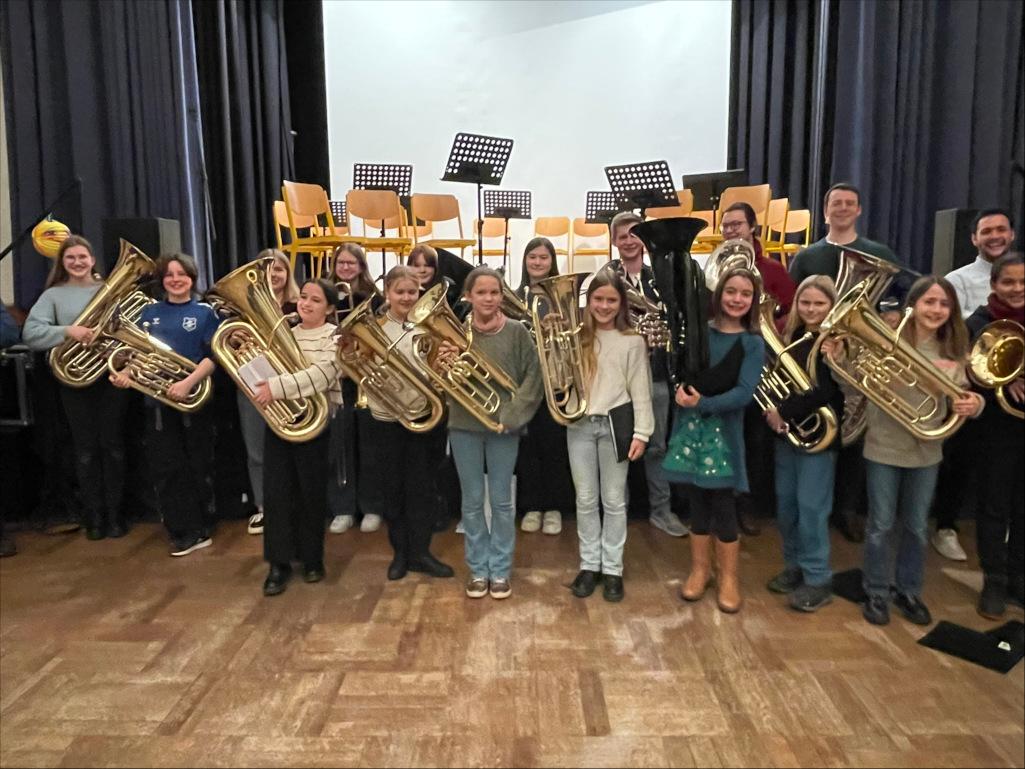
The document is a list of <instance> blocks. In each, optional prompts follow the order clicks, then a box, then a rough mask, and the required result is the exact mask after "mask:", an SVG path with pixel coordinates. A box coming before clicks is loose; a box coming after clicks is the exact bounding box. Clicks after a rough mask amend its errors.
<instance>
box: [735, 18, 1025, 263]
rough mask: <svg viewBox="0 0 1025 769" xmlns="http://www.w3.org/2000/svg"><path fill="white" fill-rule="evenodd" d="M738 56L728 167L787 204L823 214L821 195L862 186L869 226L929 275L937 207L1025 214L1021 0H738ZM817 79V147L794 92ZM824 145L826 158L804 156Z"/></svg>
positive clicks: (803, 92) (804, 92)
mask: <svg viewBox="0 0 1025 769" xmlns="http://www.w3.org/2000/svg"><path fill="white" fill-rule="evenodd" d="M823 20H825V22H826V23H824V24H823V23H822V22H823ZM816 45H821V47H822V50H823V51H824V56H822V57H821V62H819V61H817V60H816V57H815V56H814V54H813V52H814V50H815V47H816ZM733 56H734V81H733V84H732V91H731V94H732V99H731V106H732V110H731V111H732V112H733V115H734V118H733V119H734V121H735V123H736V126H737V128H738V130H737V131H735V132H733V133H732V134H731V140H732V146H731V154H730V161H731V166H746V167H747V168H748V169H749V172H750V179H751V182H752V183H757V182H762V181H767V182H769V183H770V184H772V185H773V189H774V190H775V191H776V194H777V195H780V194H786V195H788V196H789V197H790V199H791V207H794V208H797V207H807V208H810V209H812V210H814V211H818V210H819V208H820V203H819V201H818V200H817V199H811V193H812V191H814V190H821V189H824V188H825V186H828V183H829V182H830V181H841V180H844V181H850V182H853V183H854V184H856V185H857V186H858V187H860V188H861V190H862V192H863V196H864V199H863V207H864V211H865V213H864V214H863V216H862V221H861V223H860V230H861V231H862V232H863V233H864V234H865V235H867V236H868V237H871V238H873V239H876V240H881V241H883V242H886V243H888V244H889V245H891V246H892V247H893V248H894V249H895V250H896V251H897V253H898V254H900V255H901V257H902V258H903V259H904V260H905V261H906V262H907V263H908V265H909V266H910V267H912V268H913V269H916V270H919V271H928V270H929V268H930V265H931V262H932V233H933V219H934V215H935V212H936V210H938V209H943V208H976V207H983V206H990V205H1004V206H1011V207H1013V208H1014V210H1017V211H1020V210H1021V205H1022V177H1021V175H1020V172H1016V171H1015V168H1016V167H1017V168H1020V167H1021V164H1022V161H1023V156H1022V134H1023V122H1022V112H1023V110H1022V93H1023V90H1025V79H1023V75H1022V68H1023V63H1025V62H1023V43H1022V5H1021V3H1018V2H1011V1H1010V0H1006V1H1005V0H959V2H912V1H910V0H909V1H905V2H899V1H898V0H842V1H838V0H825V1H824V2H815V3H803V2H796V1H787V0H775V1H774V2H750V1H749V0H736V2H735V3H734V50H733ZM816 76H819V77H821V78H822V80H823V83H824V86H825V88H824V91H823V96H824V98H823V100H822V103H821V108H822V109H821V117H820V118H819V119H820V121H821V125H820V126H819V128H820V133H821V141H820V142H819V143H818V144H817V145H815V146H812V145H811V144H810V143H809V137H810V136H812V134H813V132H814V128H815V125H814V121H813V122H812V124H811V125H809V124H808V122H807V121H808V120H809V110H808V108H802V106H801V105H799V104H798V102H799V101H801V100H802V99H808V94H811V93H813V92H814V84H815V80H816ZM807 103H809V104H810V101H809V102H807ZM745 126H746V127H747V129H748V130H746V131H744V130H740V129H742V128H744V127H745ZM816 151H817V153H818V158H819V160H818V162H817V163H814V162H812V163H807V162H804V161H803V160H801V158H813V157H815V155H816ZM1016 164H1017V165H1016ZM816 197H817V196H816Z"/></svg>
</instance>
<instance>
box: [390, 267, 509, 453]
mask: <svg viewBox="0 0 1025 769" xmlns="http://www.w3.org/2000/svg"><path fill="white" fill-rule="evenodd" d="M409 320H410V322H411V323H414V324H415V325H417V326H419V327H420V330H421V331H422V332H423V333H420V334H417V335H416V336H415V337H413V354H414V356H415V357H416V359H417V360H418V362H419V363H420V366H421V368H422V369H423V371H424V373H426V374H427V376H428V377H430V378H431V380H432V381H433V382H435V383H436V384H437V385H438V386H439V387H440V388H442V389H443V390H444V391H445V392H446V393H448V394H449V395H451V396H452V397H453V398H454V399H455V400H456V402H457V403H459V404H460V405H461V406H462V407H463V408H465V409H466V410H467V411H469V412H470V414H472V415H473V416H474V417H475V418H476V419H477V420H478V421H479V422H480V423H481V424H482V425H484V426H485V427H487V428H488V429H489V430H494V431H495V432H496V433H500V432H503V431H504V430H505V426H504V425H503V424H502V423H501V422H500V421H499V419H498V409H499V408H500V407H501V405H502V394H501V392H500V391H499V389H501V390H505V391H506V392H508V393H509V394H510V395H515V394H516V389H517V388H516V383H515V382H513V380H512V377H510V376H509V375H508V374H507V373H506V372H505V371H503V370H502V368H501V367H500V366H498V365H497V364H496V363H494V362H493V361H491V360H490V359H489V358H488V357H487V356H486V355H484V353H482V352H481V351H480V350H474V349H473V340H472V338H471V335H470V332H469V331H467V330H464V328H463V326H462V324H460V323H459V320H458V318H456V316H455V314H454V313H453V312H452V309H451V308H450V307H449V306H448V301H447V300H446V298H445V285H444V284H443V283H439V284H438V285H436V286H434V287H433V288H430V289H428V290H427V292H426V293H425V294H424V295H423V296H422V297H420V299H419V300H418V301H417V303H416V304H415V305H414V306H413V309H412V310H410V312H409ZM466 323H467V329H469V328H470V323H471V319H470V318H469V317H468V318H467V321H466ZM442 342H449V343H450V344H452V345H454V346H455V347H456V348H457V349H458V350H459V353H458V355H457V356H456V358H455V360H454V361H452V362H451V363H447V364H446V363H442V362H441V361H439V360H438V359H437V358H438V348H439V346H440V344H441V343H442ZM435 365H438V366H439V367H441V368H442V371H441V372H440V373H439V372H438V371H436V370H435V368H434V366H435Z"/></svg>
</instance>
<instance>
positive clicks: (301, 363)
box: [207, 256, 329, 443]
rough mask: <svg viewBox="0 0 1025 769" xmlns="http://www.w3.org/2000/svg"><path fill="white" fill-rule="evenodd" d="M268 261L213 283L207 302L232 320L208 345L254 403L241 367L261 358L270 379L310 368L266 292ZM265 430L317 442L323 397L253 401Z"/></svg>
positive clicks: (323, 419) (292, 439) (323, 420)
mask: <svg viewBox="0 0 1025 769" xmlns="http://www.w3.org/2000/svg"><path fill="white" fill-rule="evenodd" d="M272 261H273V257H269V256H268V257H264V258H263V259H259V260H257V261H255V262H250V263H249V264H244V265H242V266H241V267H239V268H237V269H236V270H233V271H232V272H230V273H228V274H227V275H225V276H224V277H223V278H221V279H220V280H219V281H217V282H216V283H215V284H214V285H213V286H211V288H210V290H209V291H208V292H207V300H208V301H210V302H211V304H213V305H214V306H215V307H217V308H218V310H219V311H220V312H222V313H226V314H230V315H233V316H235V317H233V318H232V319H230V320H226V321H225V322H224V323H222V324H221V325H220V327H218V329H217V331H215V332H214V336H213V339H212V340H211V342H210V347H211V350H212V351H213V355H214V357H215V358H216V359H217V362H218V363H220V364H221V365H222V366H223V367H224V369H225V370H226V371H227V372H228V374H229V375H230V376H231V378H232V379H233V380H235V384H236V385H238V387H239V389H240V390H241V391H242V393H243V394H244V395H245V396H246V397H247V398H249V400H250V401H251V402H253V396H252V390H250V389H249V385H247V384H246V381H245V379H243V378H242V376H241V374H240V373H239V371H240V369H241V368H242V366H245V365H246V364H249V363H253V362H254V361H257V359H262V360H261V361H260V362H261V363H266V364H267V365H268V366H269V367H270V368H271V369H273V371H274V374H275V375H280V374H285V373H295V372H297V371H302V370H303V369H305V368H307V367H308V366H309V365H310V364H309V362H308V361H307V360H306V357H305V356H304V355H303V352H302V350H301V349H300V348H299V344H298V343H297V342H296V341H295V337H294V336H293V335H292V332H291V330H290V329H289V327H288V324H287V323H286V317H285V316H284V315H282V313H281V308H280V307H279V306H278V302H277V300H276V299H275V298H274V292H273V291H271V288H270V282H269V281H268V279H267V270H268V269H269V267H270V264H271V262H272ZM253 405H254V406H255V407H256V409H257V411H259V412H260V415H261V416H262V417H263V418H264V420H265V421H266V422H267V425H268V427H270V429H271V430H272V431H273V432H274V434H275V435H277V436H278V437H279V438H281V439H282V440H286V441H290V442H292V443H302V442H304V441H309V440H312V439H314V438H316V437H317V436H318V435H320V433H321V432H322V431H323V430H324V428H325V427H327V423H328V416H329V411H328V401H327V396H326V395H324V394H323V393H317V394H316V395H314V396H313V397H312V398H295V399H285V400H275V401H271V402H270V403H269V404H268V405H266V406H261V405H259V404H258V403H256V402H253Z"/></svg>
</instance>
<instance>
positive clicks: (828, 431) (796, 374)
mask: <svg viewBox="0 0 1025 769" xmlns="http://www.w3.org/2000/svg"><path fill="white" fill-rule="evenodd" d="M758 310H759V325H760V328H761V332H762V338H763V339H765V347H766V349H767V350H768V351H769V362H768V363H766V364H765V365H764V366H763V367H762V378H761V379H760V380H759V382H758V387H756V388H755V401H756V402H757V403H758V405H759V406H761V408H762V411H768V410H769V409H778V408H779V405H780V404H781V403H782V402H783V401H785V400H786V399H787V398H788V397H790V396H791V395H798V394H803V393H806V392H808V391H809V390H811V389H812V387H813V385H812V383H811V380H810V379H809V378H808V372H807V371H805V370H804V367H803V366H802V365H801V364H800V363H799V362H797V361H796V360H794V358H793V356H792V355H791V354H790V350H791V348H793V347H796V346H797V345H799V344H802V343H803V342H805V341H807V340H808V339H810V338H811V337H812V334H810V333H808V334H805V335H804V336H803V337H801V338H800V339H798V340H796V341H794V342H791V343H790V344H789V345H788V344H785V343H784V342H783V338H782V337H781V336H780V335H779V333H778V332H777V331H776V324H775V323H774V322H773V315H774V314H775V310H776V303H775V302H774V301H773V299H772V297H771V296H769V295H768V294H762V300H761V305H760V306H759V308H758ZM787 426H788V427H789V428H790V429H789V430H788V431H787V434H786V438H787V440H788V441H790V444H791V445H792V446H793V447H794V448H795V449H799V450H801V451H804V452H806V453H808V454H817V453H818V452H820V451H822V450H823V449H825V448H826V447H828V446H829V445H830V444H831V443H832V442H833V439H834V438H835V437H836V432H837V430H838V429H839V428H838V424H837V418H836V414H834V413H833V409H831V408H829V406H822V407H820V408H819V409H817V410H816V411H814V412H812V413H811V414H809V415H808V416H807V417H805V418H804V419H803V420H801V421H800V422H788V423H787Z"/></svg>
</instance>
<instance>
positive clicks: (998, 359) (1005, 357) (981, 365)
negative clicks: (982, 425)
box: [968, 320, 1025, 419]
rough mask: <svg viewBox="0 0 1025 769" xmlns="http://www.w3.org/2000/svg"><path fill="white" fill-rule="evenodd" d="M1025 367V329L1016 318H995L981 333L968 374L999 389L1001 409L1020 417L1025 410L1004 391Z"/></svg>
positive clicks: (971, 356)
mask: <svg viewBox="0 0 1025 769" xmlns="http://www.w3.org/2000/svg"><path fill="white" fill-rule="evenodd" d="M1023 369H1025V328H1022V325H1021V324H1020V323H1016V322H1015V321H1013V320H995V321H993V322H992V323H990V324H988V325H987V326H986V327H985V328H983V329H982V331H981V332H979V336H978V338H977V339H976V340H975V343H974V344H973V345H972V350H971V353H970V354H969V356H968V374H969V375H970V376H971V378H972V379H973V380H974V381H975V382H976V384H979V385H981V386H982V387H987V388H989V389H991V390H996V399H997V403H999V404H1000V408H1002V409H1003V410H1004V411H1006V412H1007V413H1008V414H1010V415H1011V416H1012V417H1017V418H1018V419H1022V418H1025V412H1023V411H1022V410H1021V409H1018V408H1015V407H1014V406H1013V405H1011V402H1010V401H1009V400H1008V399H1007V395H1006V394H1005V393H1004V386H1005V385H1009V384H1010V383H1011V382H1013V381H1014V380H1015V379H1018V378H1019V377H1020V376H1021V375H1022V371H1023Z"/></svg>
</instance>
